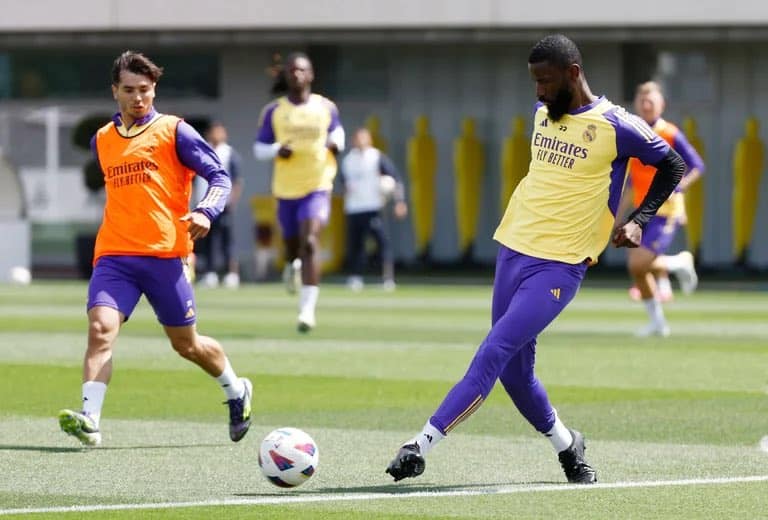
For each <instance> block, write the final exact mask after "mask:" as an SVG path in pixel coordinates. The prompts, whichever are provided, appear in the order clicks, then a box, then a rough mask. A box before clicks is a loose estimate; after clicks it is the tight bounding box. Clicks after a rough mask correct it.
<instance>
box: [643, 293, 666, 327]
mask: <svg viewBox="0 0 768 520" xmlns="http://www.w3.org/2000/svg"><path fill="white" fill-rule="evenodd" d="M643 304H645V310H646V312H647V313H648V317H649V318H651V322H653V323H655V324H656V325H663V324H664V323H666V321H667V320H666V319H664V310H663V309H662V308H661V302H659V300H657V299H656V298H649V299H647V300H643Z"/></svg>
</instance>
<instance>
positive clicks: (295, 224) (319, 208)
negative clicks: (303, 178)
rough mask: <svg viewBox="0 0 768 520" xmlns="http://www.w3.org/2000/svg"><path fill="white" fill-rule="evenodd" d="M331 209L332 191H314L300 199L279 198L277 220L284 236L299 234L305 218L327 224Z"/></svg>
mask: <svg viewBox="0 0 768 520" xmlns="http://www.w3.org/2000/svg"><path fill="white" fill-rule="evenodd" d="M330 210H331V192H330V191H313V192H312V193H310V194H309V195H306V196H304V197H302V198H300V199H277V220H278V222H280V230H281V232H282V233H283V238H294V237H297V236H299V229H300V225H301V223H302V222H304V221H305V220H313V219H314V220H319V221H320V222H322V223H323V225H325V224H326V223H328V217H329V215H330Z"/></svg>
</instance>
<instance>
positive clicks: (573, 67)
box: [568, 63, 581, 81]
mask: <svg viewBox="0 0 768 520" xmlns="http://www.w3.org/2000/svg"><path fill="white" fill-rule="evenodd" d="M579 76H581V65H579V64H578V63H571V64H570V65H568V78H570V79H571V80H572V81H576V80H577V79H579Z"/></svg>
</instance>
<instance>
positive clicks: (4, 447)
mask: <svg viewBox="0 0 768 520" xmlns="http://www.w3.org/2000/svg"><path fill="white" fill-rule="evenodd" d="M221 446H222V445H221V444H166V445H157V446H99V447H97V448H91V447H88V446H25V445H21V444H0V451H38V452H41V453H71V452H81V451H118V450H178V449H188V448H220V447H221Z"/></svg>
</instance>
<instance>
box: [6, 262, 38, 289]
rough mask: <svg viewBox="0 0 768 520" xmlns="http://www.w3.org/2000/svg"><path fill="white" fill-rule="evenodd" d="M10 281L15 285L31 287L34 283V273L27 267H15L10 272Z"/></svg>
mask: <svg viewBox="0 0 768 520" xmlns="http://www.w3.org/2000/svg"><path fill="white" fill-rule="evenodd" d="M8 279H9V280H10V282H11V283H12V284H15V285H29V284H30V282H32V273H30V272H29V269H27V268H26V267H21V266H15V267H12V268H11V270H10V271H9V272H8Z"/></svg>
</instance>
